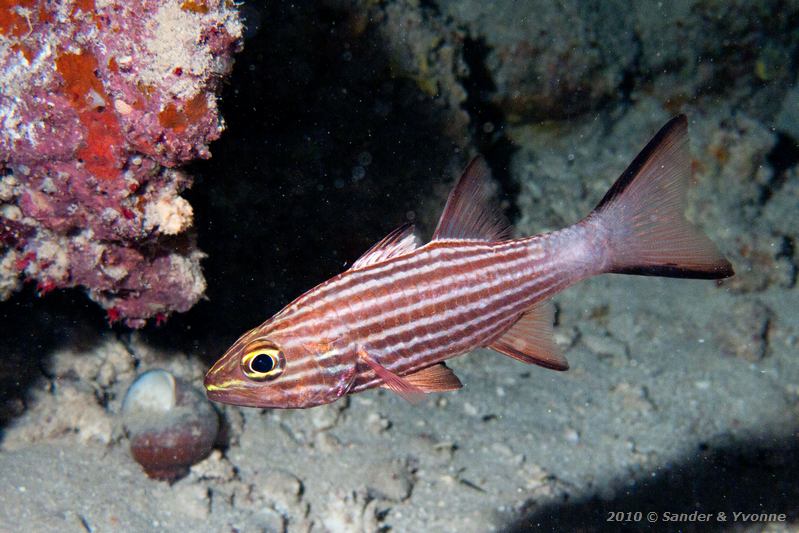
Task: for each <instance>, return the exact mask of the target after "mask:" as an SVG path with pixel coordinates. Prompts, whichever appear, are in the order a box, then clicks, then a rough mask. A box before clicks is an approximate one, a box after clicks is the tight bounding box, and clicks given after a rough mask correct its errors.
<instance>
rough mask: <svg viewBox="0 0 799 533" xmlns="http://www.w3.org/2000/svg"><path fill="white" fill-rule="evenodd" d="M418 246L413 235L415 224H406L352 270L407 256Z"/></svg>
mask: <svg viewBox="0 0 799 533" xmlns="http://www.w3.org/2000/svg"><path fill="white" fill-rule="evenodd" d="M418 244H419V243H418V241H417V240H416V235H415V234H414V233H413V224H411V223H409V222H406V223H405V224H403V225H402V226H400V227H398V228H397V229H395V230H394V231H392V232H391V233H389V234H388V235H386V236H385V237H383V238H382V239H381V240H380V241H378V242H377V243H375V244H374V245H373V246H372V247H371V248H369V249H368V250H366V252H365V253H364V254H363V255H362V256H361V257H359V258H358V260H357V261H355V262H354V263H353V264H352V266H351V267H350V268H351V269H354V268H361V267H365V266H367V265H372V264H374V263H379V262H380V261H385V260H386V259H389V258H391V257H396V256H398V255H403V254H407V253H408V252H412V251H413V250H415V249H416V247H417V245H418Z"/></svg>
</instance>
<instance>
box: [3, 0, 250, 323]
mask: <svg viewBox="0 0 799 533" xmlns="http://www.w3.org/2000/svg"><path fill="white" fill-rule="evenodd" d="M241 31H242V25H241V22H240V20H239V18H238V13H237V12H236V10H235V9H234V8H233V6H232V4H230V3H228V2H225V1H224V0H134V1H125V2H122V1H114V0H61V1H57V2H45V1H40V0H0V123H1V124H2V133H0V170H2V171H3V174H4V176H3V178H2V181H0V298H7V297H8V296H9V295H10V294H11V293H12V292H13V291H14V290H16V289H18V288H19V286H20V281H21V280H23V279H24V280H31V281H36V282H37V285H38V287H39V288H40V292H46V291H47V290H51V289H53V288H60V287H74V286H83V287H86V288H87V289H88V293H89V295H90V297H91V298H92V299H94V300H95V301H97V302H99V303H100V304H101V305H102V306H104V307H105V308H106V309H107V310H108V316H109V319H110V320H114V319H124V320H125V322H126V324H127V325H129V326H132V327H140V326H142V325H144V323H145V321H146V319H148V318H150V317H153V316H159V317H160V318H161V319H163V317H164V316H166V315H168V314H169V313H171V312H173V311H185V310H187V309H188V308H190V307H191V306H192V305H193V304H194V303H195V302H196V301H197V300H198V299H199V298H200V297H201V296H202V294H203V292H204V290H205V281H204V279H203V276H202V272H201V270H200V266H199V261H200V259H201V257H202V253H201V252H200V251H198V250H197V249H196V248H195V246H194V244H193V242H192V239H191V237H190V236H186V234H185V232H186V230H187V229H188V228H189V227H190V226H191V224H192V209H191V206H190V205H189V204H188V202H186V200H184V199H183V198H181V197H180V196H179V194H180V193H181V191H182V190H184V189H185V188H186V187H188V186H190V185H191V179H190V178H189V177H188V176H187V175H186V174H185V173H183V172H181V171H179V170H177V169H176V168H175V167H177V166H178V165H180V164H182V163H185V162H186V161H189V160H191V159H194V158H197V157H201V158H207V157H210V152H209V150H208V144H209V143H210V142H211V141H213V140H214V139H216V138H218V137H219V135H220V133H221V131H222V129H223V126H222V124H221V121H220V118H219V113H218V109H217V104H216V98H215V91H216V90H217V88H218V85H219V80H220V79H221V78H222V77H223V76H224V75H226V74H227V73H228V72H229V71H230V68H231V66H232V55H233V53H234V52H235V51H237V49H238V48H239V46H240V43H241Z"/></svg>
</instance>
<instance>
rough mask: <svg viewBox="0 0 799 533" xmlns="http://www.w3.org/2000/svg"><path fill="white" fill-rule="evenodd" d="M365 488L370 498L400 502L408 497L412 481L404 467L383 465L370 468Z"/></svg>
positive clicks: (390, 464) (393, 464)
mask: <svg viewBox="0 0 799 533" xmlns="http://www.w3.org/2000/svg"><path fill="white" fill-rule="evenodd" d="M367 487H368V492H369V495H370V496H371V497H376V498H381V499H384V500H389V501H393V502H400V501H402V500H405V499H407V498H408V497H409V496H410V494H411V489H412V488H413V481H412V479H411V475H410V473H409V472H408V470H407V468H406V467H405V466H404V465H402V464H399V463H396V462H394V463H385V464H381V465H375V466H374V467H372V469H371V472H370V474H369V481H368V482H367Z"/></svg>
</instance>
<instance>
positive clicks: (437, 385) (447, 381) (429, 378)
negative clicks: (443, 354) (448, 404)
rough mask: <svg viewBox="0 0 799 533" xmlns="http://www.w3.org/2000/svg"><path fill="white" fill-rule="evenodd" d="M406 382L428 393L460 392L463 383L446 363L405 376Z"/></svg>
mask: <svg viewBox="0 0 799 533" xmlns="http://www.w3.org/2000/svg"><path fill="white" fill-rule="evenodd" d="M404 378H405V381H407V382H408V383H410V384H411V385H413V386H415V387H418V388H419V389H421V390H422V391H424V392H426V393H430V392H446V391H453V390H458V389H460V388H461V387H463V383H461V380H459V379H458V376H456V375H455V373H454V372H453V371H452V369H450V368H449V367H448V366H447V365H445V364H444V363H438V364H435V365H432V366H428V367H427V368H423V369H421V370H418V371H416V372H414V373H412V374H408V375H406V376H404Z"/></svg>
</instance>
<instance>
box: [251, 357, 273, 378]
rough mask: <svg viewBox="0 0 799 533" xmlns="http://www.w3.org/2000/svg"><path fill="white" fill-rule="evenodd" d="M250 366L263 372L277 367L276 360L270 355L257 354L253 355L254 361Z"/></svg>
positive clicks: (256, 370)
mask: <svg viewBox="0 0 799 533" xmlns="http://www.w3.org/2000/svg"><path fill="white" fill-rule="evenodd" d="M250 368H252V369H253V371H255V372H259V373H262V374H263V373H266V372H269V371H270V370H272V369H273V368H275V362H274V361H273V360H272V358H271V357H269V356H268V355H265V354H261V355H256V356H255V357H253V360H252V363H250Z"/></svg>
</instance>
